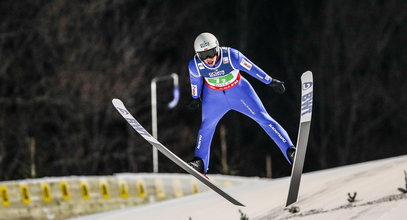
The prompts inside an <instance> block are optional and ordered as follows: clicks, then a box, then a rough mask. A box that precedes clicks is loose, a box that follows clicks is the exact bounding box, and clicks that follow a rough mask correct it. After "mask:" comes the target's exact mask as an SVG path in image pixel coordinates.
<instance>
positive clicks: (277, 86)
mask: <svg viewBox="0 0 407 220" xmlns="http://www.w3.org/2000/svg"><path fill="white" fill-rule="evenodd" d="M269 86H270V87H271V88H273V90H274V92H277V93H279V94H283V93H284V92H285V87H284V82H282V81H280V80H277V79H273V80H272V81H271V83H270V84H269Z"/></svg>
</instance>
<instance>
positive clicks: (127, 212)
mask: <svg viewBox="0 0 407 220" xmlns="http://www.w3.org/2000/svg"><path fill="white" fill-rule="evenodd" d="M404 170H407V156H401V157H395V158H390V159H384V160H378V161H371V162H366V163H361V164H355V165H350V166H344V167H338V168H334V169H328V170H323V171H317V172H311V173H306V174H304V175H303V177H302V182H301V188H300V192H299V199H298V202H297V203H295V204H294V205H293V206H296V207H298V208H299V212H297V213H291V212H290V211H289V209H287V208H285V207H284V204H285V200H286V197H287V191H288V184H289V179H288V178H280V179H273V180H266V179H259V180H258V181H255V182H253V183H252V184H249V185H244V186H236V187H230V188H226V190H225V191H227V192H228V193H229V194H230V195H232V196H233V197H235V198H237V199H238V200H239V201H240V202H242V203H243V204H245V205H246V207H237V206H234V205H232V204H230V203H229V202H228V201H226V200H225V199H223V198H222V197H220V196H218V195H217V194H216V193H214V192H206V193H201V194H197V195H193V196H187V197H183V198H180V199H173V200H169V201H165V202H159V203H154V204H150V205H145V206H139V207H134V208H128V209H123V210H116V211H112V212H106V213H100V214H96V215H91V216H86V217H81V218H78V219H80V220H89V219H103V220H113V219H114V220H116V219H120V220H127V219H186V220H188V219H192V220H196V219H244V217H247V218H248V219H312V220H318V219H321V220H326V219H329V220H334V219H341V220H342V219H366V220H368V219H369V220H371V219H406V214H407V211H406V210H407V194H402V193H401V192H400V191H399V190H398V188H405V187H406V182H405V175H404ZM348 193H349V194H350V195H351V196H353V195H354V193H356V197H355V201H354V202H353V203H350V202H348V198H349V196H348ZM289 208H290V207H289ZM291 208H292V210H293V209H294V207H292V206H291Z"/></svg>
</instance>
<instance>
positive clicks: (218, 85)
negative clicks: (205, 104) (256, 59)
mask: <svg viewBox="0 0 407 220" xmlns="http://www.w3.org/2000/svg"><path fill="white" fill-rule="evenodd" d="M239 80H240V72H239V71H238V70H233V71H232V72H230V73H229V74H226V75H224V76H219V77H213V78H206V77H205V82H206V85H207V86H208V87H209V88H210V89H213V90H226V89H230V88H232V87H233V86H235V85H236V84H237V83H239Z"/></svg>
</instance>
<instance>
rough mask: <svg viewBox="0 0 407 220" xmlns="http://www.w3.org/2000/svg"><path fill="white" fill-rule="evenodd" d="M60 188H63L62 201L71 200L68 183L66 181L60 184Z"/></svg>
mask: <svg viewBox="0 0 407 220" xmlns="http://www.w3.org/2000/svg"><path fill="white" fill-rule="evenodd" d="M59 186H60V188H61V194H62V199H63V200H65V201H67V200H70V199H71V196H70V194H69V188H68V183H67V182H66V181H62V182H59Z"/></svg>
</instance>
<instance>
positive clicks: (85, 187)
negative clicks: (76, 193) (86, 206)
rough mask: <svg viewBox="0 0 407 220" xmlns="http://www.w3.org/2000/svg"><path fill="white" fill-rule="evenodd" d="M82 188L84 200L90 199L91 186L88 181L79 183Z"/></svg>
mask: <svg viewBox="0 0 407 220" xmlns="http://www.w3.org/2000/svg"><path fill="white" fill-rule="evenodd" d="M79 185H80V187H81V193H82V198H83V199H84V200H88V199H90V193H89V186H88V182H87V181H79Z"/></svg>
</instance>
